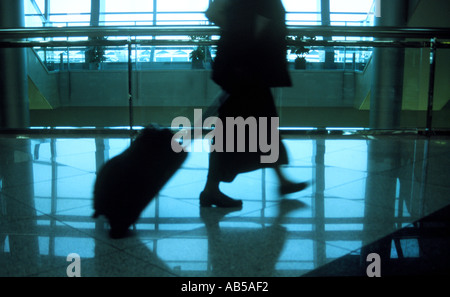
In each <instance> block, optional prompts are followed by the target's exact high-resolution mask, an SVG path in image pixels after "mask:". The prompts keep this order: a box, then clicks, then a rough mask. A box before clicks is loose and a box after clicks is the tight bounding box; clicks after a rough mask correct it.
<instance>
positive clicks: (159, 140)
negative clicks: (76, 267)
mask: <svg viewBox="0 0 450 297" xmlns="http://www.w3.org/2000/svg"><path fill="white" fill-rule="evenodd" d="M172 137H173V133H172V132H171V131H170V130H168V129H160V128H156V127H153V126H150V127H147V128H145V129H143V130H142V131H141V132H140V134H139V135H138V137H137V138H136V139H135V140H134V141H133V142H132V143H131V145H130V147H129V148H128V149H126V150H125V151H124V152H123V153H121V154H120V155H118V156H116V157H114V158H112V159H111V160H109V161H108V162H106V163H105V164H104V166H103V167H102V168H101V169H100V171H99V172H98V174H97V180H96V182H95V186H94V210H95V213H94V218H96V217H98V216H99V215H104V216H105V217H106V218H107V219H108V222H109V224H110V227H111V230H110V236H111V237H112V238H120V237H124V236H126V234H127V231H128V229H129V227H130V226H131V225H132V224H134V223H135V222H136V221H137V220H138V218H139V216H140V214H141V212H142V211H143V210H144V209H145V207H147V205H148V204H149V203H150V202H151V201H152V199H153V198H154V197H155V195H156V194H157V193H158V192H159V191H160V190H161V188H162V187H163V186H164V185H165V183H166V182H167V181H168V180H169V179H170V178H171V177H172V175H173V174H174V173H175V172H176V171H177V169H178V168H179V167H180V166H181V164H182V163H183V161H184V160H185V159H186V157H187V153H186V152H184V151H181V152H180V153H176V152H174V150H173V149H172V145H174V146H178V145H179V144H178V143H176V142H174V141H173V140H172Z"/></svg>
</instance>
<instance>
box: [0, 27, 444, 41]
mask: <svg viewBox="0 0 450 297" xmlns="http://www.w3.org/2000/svg"><path fill="white" fill-rule="evenodd" d="M287 31H288V33H287V35H289V36H296V35H303V36H328V37H329V36H347V37H374V38H420V39H431V38H437V39H450V29H449V28H400V27H352V26H288V28H287ZM192 35H209V36H211V35H220V28H219V27H216V26H131V27H123V26H108V27H89V26H81V27H61V28H53V27H52V28H49V27H39V28H7V29H0V40H14V39H27V38H50V37H95V36H127V37H130V36H192Z"/></svg>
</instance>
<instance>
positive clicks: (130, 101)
mask: <svg viewBox="0 0 450 297" xmlns="http://www.w3.org/2000/svg"><path fill="white" fill-rule="evenodd" d="M132 72H133V64H132V63H131V39H129V40H128V105H129V106H128V108H129V117H130V131H133V86H132V83H133V82H132Z"/></svg>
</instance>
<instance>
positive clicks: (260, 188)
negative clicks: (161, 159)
mask: <svg viewBox="0 0 450 297" xmlns="http://www.w3.org/2000/svg"><path fill="white" fill-rule="evenodd" d="M129 143H130V138H129V137H126V136H124V135H109V134H108V133H104V134H101V133H100V134H93V135H90V134H88V133H87V134H86V135H79V134H76V135H70V133H68V134H67V135H58V136H56V135H53V134H49V135H44V134H42V135H40V134H33V135H11V134H8V135H3V136H2V137H0V189H1V192H0V206H1V208H0V210H1V212H0V276H61V277H65V276H67V275H68V274H70V273H75V272H79V273H80V275H81V276H160V277H166V276H168V277H173V276H183V277H192V276H195V277H196V276H202V277H210V276H225V277H228V276H304V275H307V276H321V275H327V274H332V272H331V270H333V271H335V274H336V275H358V273H360V274H361V273H362V274H364V273H365V272H366V267H367V266H368V265H369V264H370V263H369V262H367V261H366V255H367V253H368V252H369V250H370V249H369V248H368V247H371V245H372V244H375V243H377V242H379V241H380V240H383V239H386V238H388V237H389V236H391V235H392V234H399V233H398V232H403V233H404V234H406V235H404V236H403V235H402V236H403V237H402V236H396V237H395V240H394V239H388V240H387V241H386V240H384V245H383V247H381V248H380V247H379V246H378V248H375V249H374V250H371V252H376V253H377V254H379V255H380V257H381V267H382V269H383V265H384V263H391V262H390V261H391V260H392V259H407V260H408V261H409V260H410V261H409V262H408V263H414V259H420V258H421V257H422V256H423V255H424V252H423V249H424V247H423V242H424V241H422V237H423V236H425V237H427V238H429V236H426V235H427V234H426V233H425V234H424V232H406V231H408V230H415V229H414V228H416V227H417V223H414V222H417V221H418V220H420V219H423V218H425V217H427V216H428V215H430V214H433V213H434V212H436V211H438V210H442V209H445V207H446V206H448V205H450V183H449V178H448V177H449V174H450V137H446V136H431V137H425V136H421V135H416V134H399V135H395V134H394V135H383V134H379V135H376V134H367V135H365V134H363V133H359V134H357V135H353V134H352V135H320V134H307V133H304V134H301V135H297V136H294V135H290V136H286V137H285V138H284V143H285V144H286V146H287V149H288V152H289V156H290V163H289V165H288V166H286V167H285V168H283V170H284V171H285V173H286V174H287V175H288V176H289V177H290V178H291V179H292V180H296V181H310V182H311V186H310V187H308V188H307V189H306V190H304V191H301V192H299V193H295V194H290V195H287V196H285V197H280V195H279V194H278V191H277V189H278V188H277V187H278V181H277V179H276V175H275V173H274V172H273V171H272V170H271V169H263V170H257V171H254V172H250V173H246V174H241V175H239V176H238V177H237V178H236V179H235V181H233V182H232V183H224V184H221V189H222V191H223V192H224V193H226V194H228V195H230V196H232V197H235V198H240V199H243V201H244V204H243V208H242V209H240V210H235V211H230V210H228V211H227V210H223V209H217V208H200V207H199V199H198V198H199V194H200V192H201V190H202V188H203V187H204V185H205V181H206V175H207V168H208V153H207V152H206V151H204V152H192V153H189V155H188V158H187V160H186V161H185V162H184V164H183V166H182V168H181V169H180V170H178V171H177V172H176V174H175V175H174V176H173V177H172V178H171V179H170V180H169V182H168V183H167V184H166V185H165V186H164V188H163V189H162V190H161V191H160V193H159V195H158V197H156V199H155V200H153V201H152V203H151V204H150V205H149V206H148V207H147V208H146V209H145V210H144V212H143V213H142V216H141V218H140V220H139V221H138V223H137V224H136V225H135V226H134V227H133V231H134V236H131V237H128V238H124V239H110V238H109V237H108V225H107V223H106V222H105V221H104V220H103V219H101V218H100V219H93V218H92V214H93V209H92V190H93V184H94V182H95V178H96V171H97V168H99V167H100V166H101V165H102V164H103V163H104V162H105V161H106V160H108V159H110V158H112V157H113V156H115V155H117V154H119V153H121V152H122V151H123V150H124V149H126V148H127V147H128V145H129ZM413 223H414V224H413ZM404 230H406V231H404ZM445 230H446V231H448V229H445ZM446 231H444V232H443V233H442V234H450V233H449V232H446ZM403 233H402V234H403ZM442 236H444V235H442ZM442 236H441V237H442ZM446 236H447V239H448V235H446ZM444 237H445V236H444ZM444 242H445V240H444ZM446 250H447V249H446V245H444V244H441V243H439V244H436V245H435V246H434V248H433V249H431V251H435V252H436V255H438V254H446ZM428 251H430V249H428ZM429 253H430V252H428V255H429ZM74 255H75V256H79V258H77V259H78V260H77V259H75V258H73V256H74ZM348 257H351V259H352V260H351V261H347V262H345V263H344V262H340V261H344V259H347V258H348ZM74 259H75V260H74ZM355 259H356V260H355ZM77 261H78V262H77ZM446 261H447V262H446ZM74 263H77V264H79V265H78V266H76V267H75V266H73V265H72V264H74ZM440 263H441V264H443V265H447V264H449V262H448V257H443V258H441V261H440ZM411 265H414V264H411ZM336 267H337V268H336ZM413 267H414V268H413V269H412V270H410V271H414V272H415V273H416V274H420V273H421V272H422V271H423V273H430V270H426V271H425V270H420V267H419V266H417V267H415V266H413ZM68 268H69V269H68ZM327 269H330V270H327ZM355 271H357V272H358V273H356V272H355ZM382 271H383V270H382ZM431 271H433V270H431ZM393 274H395V273H393Z"/></svg>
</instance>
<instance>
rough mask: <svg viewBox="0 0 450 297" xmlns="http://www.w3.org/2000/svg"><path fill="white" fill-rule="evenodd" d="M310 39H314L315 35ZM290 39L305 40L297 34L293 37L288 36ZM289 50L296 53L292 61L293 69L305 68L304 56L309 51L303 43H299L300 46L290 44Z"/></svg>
mask: <svg viewBox="0 0 450 297" xmlns="http://www.w3.org/2000/svg"><path fill="white" fill-rule="evenodd" d="M310 39H311V40H315V37H311V38H310ZM290 40H292V41H301V42H302V41H305V37H304V36H297V37H294V38H290ZM290 51H291V54H295V55H297V58H296V59H295V61H294V68H295V69H306V56H307V55H308V53H309V52H310V49H309V48H307V47H305V46H304V45H300V46H292V47H291V49H290Z"/></svg>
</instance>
